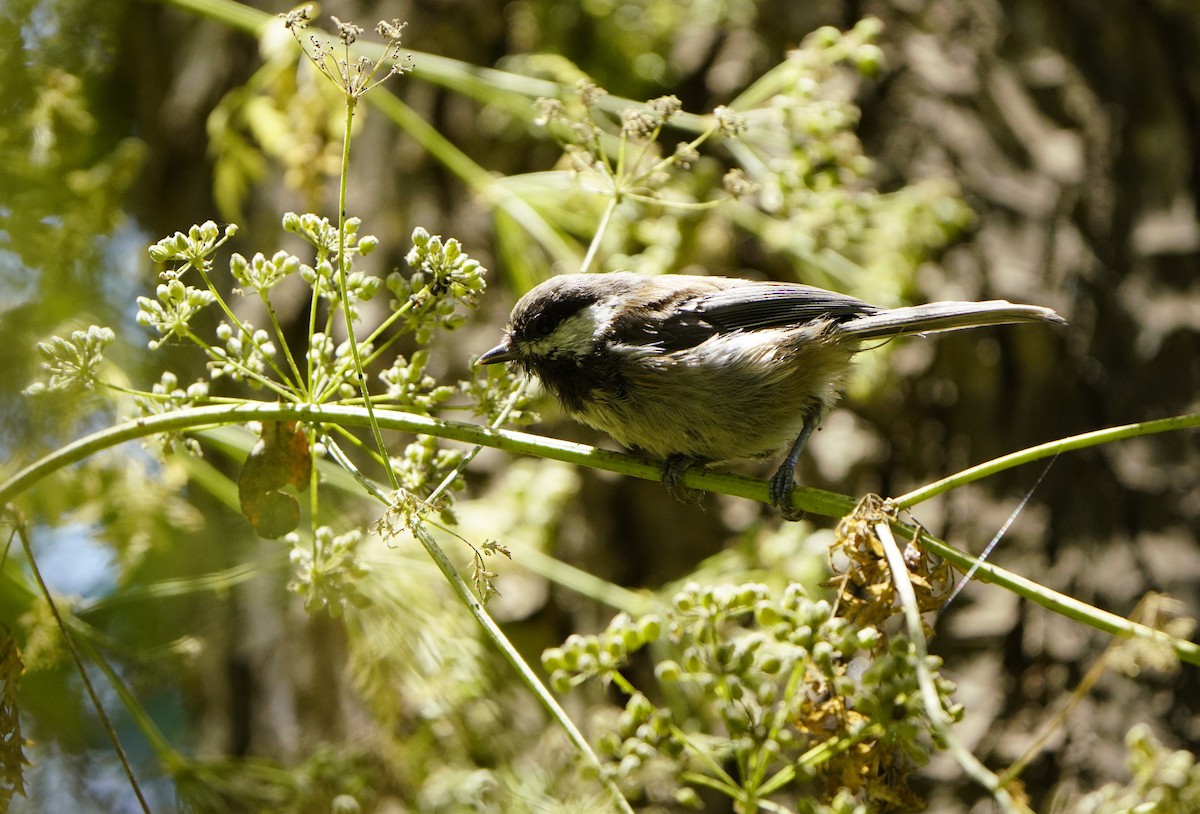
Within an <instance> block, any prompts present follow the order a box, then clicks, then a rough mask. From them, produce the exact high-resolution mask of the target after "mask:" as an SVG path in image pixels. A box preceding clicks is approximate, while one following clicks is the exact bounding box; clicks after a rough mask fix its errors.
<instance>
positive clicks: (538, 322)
mask: <svg viewBox="0 0 1200 814" xmlns="http://www.w3.org/2000/svg"><path fill="white" fill-rule="evenodd" d="M555 325H556V322H555V319H554V317H552V316H551V315H549V314H542V315H541V316H539V317H538V318H537V319H535V320H534V321H533V333H534V335H535V336H549V335H550V334H551V333H553V332H554V328H555Z"/></svg>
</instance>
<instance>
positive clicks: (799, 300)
mask: <svg viewBox="0 0 1200 814" xmlns="http://www.w3.org/2000/svg"><path fill="white" fill-rule="evenodd" d="M1012 322H1057V323H1064V322H1065V320H1064V319H1063V318H1062V317H1060V316H1059V315H1058V314H1056V313H1055V312H1054V311H1052V310H1050V309H1049V308H1042V307H1040V306H1036V305H1017V304H1013V303H1010V302H1006V301H1004V300H991V301H988V302H935V303H930V304H928V305H916V306H911V307H907V308H880V307H878V306H875V305H870V304H868V303H866V302H863V301H862V300H859V299H855V298H854V297H848V296H846V295H844V294H836V293H834V292H832V291H825V290H823V289H820V288H814V287H812V286H807V285H798V284H795V283H773V282H755V281H752V280H742V279H733V278H728V277H700V276H692V275H683V274H665V275H662V276H658V277H642V276H639V275H637V274H632V273H628V272H617V273H612V274H564V275H560V276H557V277H554V278H552V279H550V280H549V281H547V282H545V283H542V284H541V285H539V286H537V287H536V288H534V289H533V290H532V291H530V292H529V293H528V294H526V295H525V296H524V297H522V298H521V299H520V301H519V302H517V304H516V306H514V308H513V310H512V315H511V316H510V317H509V321H508V326H507V328H506V329H505V332H504V339H503V341H501V342H500V344H499V345H497V346H496V347H494V348H492V349H491V350H489V351H488V352H487V353H485V354H483V356H481V357H480V358H479V360H478V362H477V364H483V365H488V364H495V363H497V362H512V363H514V364H515V366H516V367H518V368H520V369H521V370H523V371H524V372H525V373H527V374H532V375H534V376H536V377H537V378H538V379H540V380H541V382H542V384H543V385H544V386H545V387H546V389H547V390H549V391H550V392H551V393H552V394H554V396H555V398H557V399H558V401H559V402H560V403H561V404H562V406H563V408H564V409H565V410H566V411H567V413H569V414H570V415H571V416H572V417H573V418H575V419H578V420H579V421H582V422H583V423H585V424H588V425H590V426H592V427H595V428H596V429H600V430H603V431H604V432H606V433H608V434H609V435H611V436H612V437H613V438H614V439H616V440H617V441H619V442H620V443H621V444H623V445H625V446H627V447H636V448H639V449H641V450H644V451H645V452H648V453H650V454H651V455H654V456H656V457H659V458H662V459H664V464H663V470H662V481H663V483H664V484H665V485H666V486H667V488H668V489H669V490H670V491H671V493H672V494H673V495H674V496H676V497H679V498H682V496H683V495H684V494H685V490H684V489H683V485H682V477H683V473H684V472H685V471H686V470H687V469H688V467H690V466H693V465H696V464H706V463H711V462H715V461H726V460H732V459H735V458H766V457H770V456H773V455H775V454H776V453H778V452H779V451H780V450H783V449H785V448H786V449H787V450H788V452H787V457H786V458H784V460H783V463H782V464H781V465H780V467H779V469H778V470H777V471H776V472H775V474H774V475H773V476H772V477H771V482H770V497H771V502H772V503H773V504H774V505H776V506H778V507H779V508H780V509H781V510H783V511H784V513H785V514H786V515H788V516H791V513H792V512H791V506H792V504H791V492H792V488H793V487H794V485H795V481H794V479H793V472H794V470H795V467H796V461H797V459H798V458H799V456H800V451H801V449H803V448H804V444H805V442H806V441H807V440H808V438H809V436H810V435H812V433H813V430H815V429H816V428H817V426H818V425H819V424H820V422H821V419H822V418H823V417H824V416H825V414H826V413H827V412H828V411H829V409H830V407H832V406H833V403H834V401H835V400H836V398H837V395H838V393H839V391H840V390H841V388H842V386H843V384H844V382H845V380H846V376H847V372H848V371H849V368H850V360H851V358H852V357H853V356H854V354H855V353H857V352H858V350H859V349H860V348H861V346H862V344H863V343H864V342H868V341H880V340H887V339H891V338H892V337H895V336H899V335H902V334H917V333H919V334H927V333H934V332H937V331H955V330H959V329H962V328H978V327H982V326H985V325H1002V324H1006V323H1012Z"/></svg>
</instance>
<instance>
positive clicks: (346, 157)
mask: <svg viewBox="0 0 1200 814" xmlns="http://www.w3.org/2000/svg"><path fill="white" fill-rule="evenodd" d="M346 62H347V64H349V62H350V55H349V53H347V55H346ZM357 105H358V97H357V96H355V95H354V93H353V92H352V91H351V89H350V88H349V87H347V88H346V124H345V131H344V133H343V135H342V173H341V182H340V184H339V185H338V285H339V287H340V288H341V291H342V296H341V298H342V313H343V314H344V315H345V319H346V340H347V342H349V344H350V355H351V357H352V358H353V359H354V376H355V378H356V379H357V380H358V389H359V392H361V393H362V398H363V404H364V405H365V406H366V408H367V416H368V417H369V418H370V423H371V434H372V435H374V436H375V446H376V447H377V448H378V449H379V454H380V456H381V457H382V458H383V468H384V470H385V471H386V472H387V476H388V483H390V484H391V485H392V491H396V490H398V489H399V488H400V479H399V478H397V477H396V470H395V469H394V468H393V467H392V462H391V459H390V458H389V457H388V454H387V445H386V444H385V443H384V441H383V432H382V431H381V430H380V429H379V422H378V421H376V420H375V407H374V405H373V404H372V402H371V393H370V390H369V388H368V387H367V374H366V373H365V372H364V371H363V365H362V359H361V358H360V357H359V354H358V342H357V341H355V339H354V314H353V312H352V309H351V307H350V290H349V287H348V286H347V284H346V266H347V265H349V262H348V261H347V259H346V188H347V186H348V185H349V184H348V178H349V175H350V135H351V132H350V128H351V127H352V126H353V124H354V109H355V107H357Z"/></svg>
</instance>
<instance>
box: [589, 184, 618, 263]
mask: <svg viewBox="0 0 1200 814" xmlns="http://www.w3.org/2000/svg"><path fill="white" fill-rule="evenodd" d="M620 202H621V194H620V193H619V192H616V191H614V192H613V194H612V196H611V197H610V198H609V199H608V204H607V205H606V206H605V207H604V214H602V215H601V216H600V223H598V224H597V225H596V233H595V234H594V235H592V242H591V243H590V244H588V250H587V254H586V255H584V257H583V262H582V263H580V264H579V270H580V271H581V272H587V271H589V270H590V269H591V267H592V261H593V260H595V259H596V252H597V251H599V249H600V243H601V242H602V241H603V240H604V233H605V232H606V231H608V224H609V223H610V222H611V221H612V216H613V212H616V211H617V204H619V203H620Z"/></svg>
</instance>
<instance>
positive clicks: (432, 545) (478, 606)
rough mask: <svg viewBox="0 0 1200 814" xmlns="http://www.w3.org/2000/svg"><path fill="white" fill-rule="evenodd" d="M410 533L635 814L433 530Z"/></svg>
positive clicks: (618, 801) (616, 800)
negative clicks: (453, 561) (468, 583)
mask: <svg viewBox="0 0 1200 814" xmlns="http://www.w3.org/2000/svg"><path fill="white" fill-rule="evenodd" d="M346 463H347V464H349V461H346ZM355 471H357V470H355ZM359 480H360V483H361V484H362V485H363V487H364V488H365V489H366V490H367V491H368V492H369V493H370V494H371V495H372V496H373V497H374V498H375V499H376V500H378V501H379V502H380V503H382V504H383V505H384V506H390V505H391V502H390V501H389V499H388V496H387V495H386V494H384V493H383V492H382V491H381V490H380V489H379V488H378V487H376V486H375V485H374V484H373V483H371V481H370V480H369V479H367V478H365V477H360V479H359ZM409 531H410V532H411V533H412V535H413V536H414V537H416V538H417V541H418V542H419V543H420V544H421V545H422V547H424V549H425V552H426V553H427V554H428V555H429V558H430V559H431V560H433V562H434V564H435V565H436V566H437V568H438V570H439V571H441V572H442V576H443V577H444V578H445V579H446V581H447V582H449V583H450V587H451V588H452V589H453V590H454V593H455V594H456V595H457V596H458V599H459V601H460V602H462V604H463V605H465V606H466V608H467V611H468V612H469V613H470V614H471V616H472V617H474V619H475V621H476V622H477V623H478V624H479V626H480V627H482V628H483V630H484V634H485V635H486V636H487V638H488V639H489V640H491V642H492V644H493V645H495V647H496V649H497V650H499V651H500V653H501V655H502V656H503V657H504V659H505V661H507V662H508V663H509V666H511V667H512V668H513V670H515V671H516V673H517V675H518V676H520V678H521V681H522V682H523V683H524V684H525V686H526V687H527V688H528V689H529V691H530V692H532V693H533V695H534V697H535V698H537V699H538V701H539V702H540V703H541V705H542V707H543V708H544V709H545V710H546V712H547V714H549V715H550V717H551V718H553V719H554V721H555V722H556V723H558V725H559V726H560V727H561V728H562V730H563V732H565V733H566V735H567V739H568V740H570V741H571V743H572V745H574V747H575V748H576V749H577V750H578V751H579V753H580V754H581V755H582V756H583V758H584V759H585V760H586V761H587V762H588V763H590V764H591V765H592V766H593V767H594V768H595V769H596V772H597V774H598V775H599V776H600V777H601V782H602V783H603V784H604V787H605V788H606V789H607V790H608V792H609V794H610V795H611V796H612V798H613V804H614V805H616V807H617V808H618V809H619V810H620V811H622V812H627V814H633V809H632V808H631V807H630V806H629V803H628V801H627V800H626V799H625V796H624V795H623V794H621V791H620V789H618V788H617V786H616V783H615V782H613V780H612V779H611V778H607V777H605V776H604V774H603V773H602V772H601V771H600V769H601V764H600V758H599V757H598V756H597V755H596V753H595V752H594V751H593V750H592V747H591V745H590V744H589V743H588V742H587V739H586V738H585V737H584V736H583V733H582V732H580V731H579V728H578V727H576V726H575V722H574V721H572V720H571V718H570V716H568V715H567V712H566V710H564V709H563V708H562V706H561V705H560V704H559V703H558V701H557V700H556V699H555V698H554V696H553V695H552V694H551V693H550V691H549V690H548V689H546V685H545V684H543V683H542V681H541V679H539V678H538V676H537V674H536V673H535V672H534V671H533V668H531V667H530V666H529V664H528V662H526V661H525V659H524V658H523V657H522V656H521V654H520V652H518V651H517V648H516V647H514V646H513V644H512V642H510V641H509V639H508V637H507V636H505V635H504V631H503V630H501V629H500V626H499V625H497V624H496V622H495V620H494V619H492V617H491V615H490V614H489V613H488V612H487V609H486V608H485V607H484V606H483V603H482V602H480V601H479V599H478V598H477V597H476V596H475V594H473V593H471V589H470V588H469V587H468V586H467V583H466V581H465V580H464V579H463V578H462V575H461V574H459V573H458V569H457V568H455V567H454V563H452V562H450V558H449V557H448V556H446V552H445V551H444V550H443V549H442V547H441V546H440V545H438V542H437V540H435V539H434V538H433V535H432V534H430V533H429V530H428V529H427V528H426V527H425V524H424V523H422V522H421V521H419V520H418V521H416V522H414V523H412V524H411V525H410V526H409Z"/></svg>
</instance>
